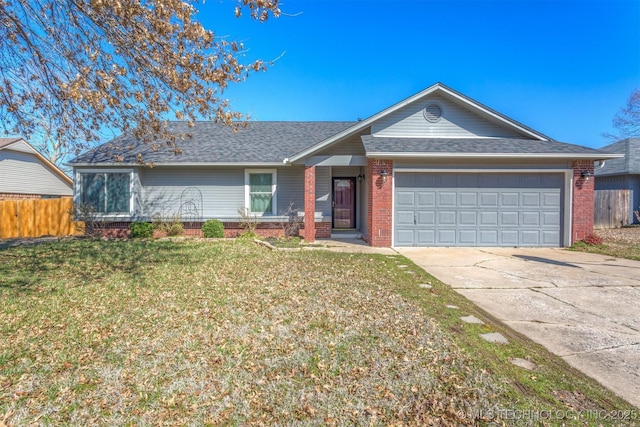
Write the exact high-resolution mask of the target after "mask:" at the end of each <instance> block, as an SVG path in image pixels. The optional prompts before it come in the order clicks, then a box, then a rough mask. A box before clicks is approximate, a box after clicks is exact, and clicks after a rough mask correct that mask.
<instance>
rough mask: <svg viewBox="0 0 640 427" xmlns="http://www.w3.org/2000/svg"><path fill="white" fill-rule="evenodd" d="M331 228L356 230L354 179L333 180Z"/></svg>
mask: <svg viewBox="0 0 640 427" xmlns="http://www.w3.org/2000/svg"><path fill="white" fill-rule="evenodd" d="M333 228H356V179H355V178H333Z"/></svg>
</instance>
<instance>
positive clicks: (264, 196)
mask: <svg viewBox="0 0 640 427" xmlns="http://www.w3.org/2000/svg"><path fill="white" fill-rule="evenodd" d="M245 188H246V195H245V196H246V204H247V207H248V208H249V210H250V211H251V213H252V214H257V215H275V212H276V197H275V192H276V171H275V169H261V170H247V171H246V172H245Z"/></svg>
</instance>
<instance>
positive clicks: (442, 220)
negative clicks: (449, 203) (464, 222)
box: [436, 211, 456, 226]
mask: <svg viewBox="0 0 640 427" xmlns="http://www.w3.org/2000/svg"><path fill="white" fill-rule="evenodd" d="M436 215H437V217H438V222H437V224H436V225H438V226H447V225H454V224H455V223H456V211H437V212H436Z"/></svg>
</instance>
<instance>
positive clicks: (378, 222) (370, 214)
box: [365, 159, 393, 247]
mask: <svg viewBox="0 0 640 427" xmlns="http://www.w3.org/2000/svg"><path fill="white" fill-rule="evenodd" d="M383 171H385V172H386V174H387V176H386V178H384V177H383V175H382V172H383ZM366 182H367V231H366V233H365V239H366V241H367V242H369V244H370V245H371V246H379V247H386V246H391V243H392V219H393V160H379V159H368V161H367V180H366Z"/></svg>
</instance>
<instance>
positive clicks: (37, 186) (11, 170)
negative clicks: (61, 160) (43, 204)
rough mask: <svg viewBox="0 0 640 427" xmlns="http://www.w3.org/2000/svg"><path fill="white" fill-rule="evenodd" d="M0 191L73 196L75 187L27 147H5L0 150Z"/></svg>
mask: <svg viewBox="0 0 640 427" xmlns="http://www.w3.org/2000/svg"><path fill="white" fill-rule="evenodd" d="M12 148H13V147H12ZM0 193H23V194H40V195H44V196H71V195H73V189H72V187H71V185H69V184H68V183H66V182H65V181H64V180H63V179H62V178H61V177H60V176H59V175H58V174H56V173H55V172H53V171H52V170H51V169H50V168H49V167H47V166H45V165H44V164H43V163H42V161H40V159H38V158H37V157H36V156H35V155H33V154H29V153H28V152H27V150H26V149H25V150H22V149H20V150H19V151H14V150H13V149H11V150H8V149H5V150H0Z"/></svg>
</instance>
